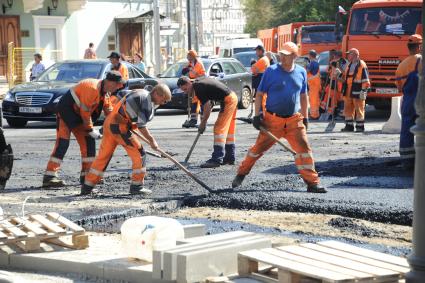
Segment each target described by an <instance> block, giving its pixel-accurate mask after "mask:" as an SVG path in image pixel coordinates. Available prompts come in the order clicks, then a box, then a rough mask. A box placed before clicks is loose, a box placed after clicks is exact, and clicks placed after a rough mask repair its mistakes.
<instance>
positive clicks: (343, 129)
mask: <svg viewBox="0 0 425 283" xmlns="http://www.w3.org/2000/svg"><path fill="white" fill-rule="evenodd" d="M341 132H354V126H353V125H347V124H345V127H344V128H342V129H341Z"/></svg>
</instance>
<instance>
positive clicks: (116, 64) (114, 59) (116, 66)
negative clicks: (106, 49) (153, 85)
mask: <svg viewBox="0 0 425 283" xmlns="http://www.w3.org/2000/svg"><path fill="white" fill-rule="evenodd" d="M108 58H109V61H110V62H111V71H118V72H119V73H120V74H121V76H122V78H123V80H125V81H128V79H129V76H128V69H127V67H126V66H125V65H124V64H123V63H121V62H120V58H121V54H119V53H118V52H111V54H110V55H109V56H108ZM118 101H120V98H119V97H117V93H116V92H115V93H111V103H112V105H115V104H117V103H118Z"/></svg>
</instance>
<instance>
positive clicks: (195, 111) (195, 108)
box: [190, 95, 202, 121]
mask: <svg viewBox="0 0 425 283" xmlns="http://www.w3.org/2000/svg"><path fill="white" fill-rule="evenodd" d="M199 112H201V102H200V101H199V99H198V97H197V96H196V95H195V96H193V97H192V107H191V108H190V119H192V120H196V121H198V115H199ZM201 119H202V113H201Z"/></svg>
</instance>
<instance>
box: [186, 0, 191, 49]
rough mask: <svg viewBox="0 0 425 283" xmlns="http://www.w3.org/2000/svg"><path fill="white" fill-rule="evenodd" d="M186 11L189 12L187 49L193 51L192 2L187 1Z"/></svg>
mask: <svg viewBox="0 0 425 283" xmlns="http://www.w3.org/2000/svg"><path fill="white" fill-rule="evenodd" d="M186 11H187V49H188V50H190V49H192V29H191V22H190V0H186Z"/></svg>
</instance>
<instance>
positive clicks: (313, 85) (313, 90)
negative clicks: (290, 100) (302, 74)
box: [307, 73, 321, 119]
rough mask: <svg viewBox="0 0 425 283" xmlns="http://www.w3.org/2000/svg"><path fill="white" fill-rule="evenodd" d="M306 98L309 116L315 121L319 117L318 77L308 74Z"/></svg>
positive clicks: (319, 85) (317, 75)
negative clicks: (307, 99) (308, 102)
mask: <svg viewBox="0 0 425 283" xmlns="http://www.w3.org/2000/svg"><path fill="white" fill-rule="evenodd" d="M307 76H308V97H309V101H310V116H311V118H312V119H317V118H319V116H320V113H319V106H320V87H321V84H320V75H319V73H317V74H316V75H315V76H313V75H311V74H308V75H307Z"/></svg>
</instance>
